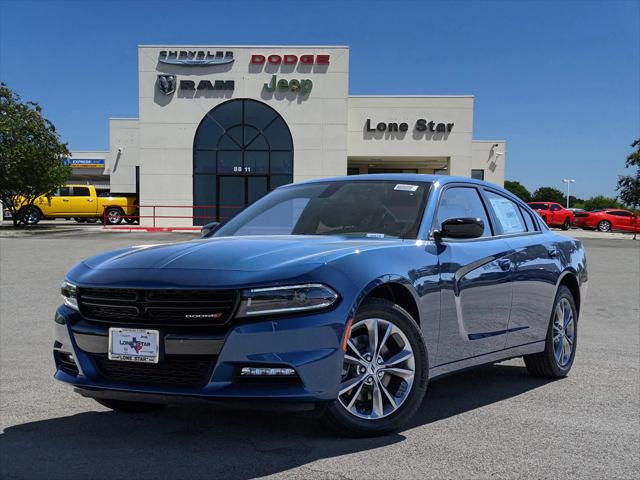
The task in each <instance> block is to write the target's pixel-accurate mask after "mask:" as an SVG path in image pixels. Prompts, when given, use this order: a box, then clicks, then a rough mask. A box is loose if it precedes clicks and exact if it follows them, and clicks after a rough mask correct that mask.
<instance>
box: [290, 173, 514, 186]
mask: <svg viewBox="0 0 640 480" xmlns="http://www.w3.org/2000/svg"><path fill="white" fill-rule="evenodd" d="M371 180H390V181H396V182H431V183H436V182H438V183H440V184H441V185H446V184H448V183H457V182H464V183H473V184H476V185H483V186H485V187H493V188H496V187H497V188H500V189H503V187H500V186H498V185H495V184H493V183H489V182H485V181H483V180H476V179H474V178H469V177H452V176H450V175H427V174H422V173H370V174H365V175H345V176H341V177H328V178H314V179H312V180H304V181H301V182H296V183H295V185H302V184H309V183H322V182H344V181H349V182H351V181H356V182H362V181H371ZM290 185H291V184H290ZM290 185H285V187H287V186H290Z"/></svg>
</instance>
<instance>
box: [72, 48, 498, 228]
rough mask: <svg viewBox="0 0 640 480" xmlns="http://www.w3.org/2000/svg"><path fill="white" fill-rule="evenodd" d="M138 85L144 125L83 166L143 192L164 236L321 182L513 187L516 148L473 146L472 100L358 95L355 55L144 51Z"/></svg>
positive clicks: (131, 126)
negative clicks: (437, 179) (471, 181)
mask: <svg viewBox="0 0 640 480" xmlns="http://www.w3.org/2000/svg"><path fill="white" fill-rule="evenodd" d="M381 62H382V60H381ZM381 64H382V63H381ZM138 82H139V86H138V92H139V117H138V118H113V119H110V120H109V151H108V152H102V153H101V152H74V153H73V156H72V159H73V158H75V159H76V164H74V165H73V166H74V172H75V171H76V170H79V174H81V173H82V171H83V170H84V168H85V167H82V166H81V165H80V164H81V163H82V162H80V160H86V161H87V163H86V164H87V165H89V164H90V165H93V166H94V167H95V166H96V165H98V166H99V164H100V162H96V163H93V164H91V163H90V162H89V161H88V160H90V159H91V158H93V159H96V160H99V159H102V160H103V162H102V163H103V165H104V168H103V170H102V171H96V172H95V173H96V174H101V175H103V176H104V177H105V178H108V179H109V182H110V187H111V191H113V192H122V193H137V194H138V196H139V202H140V205H142V206H149V207H144V208H142V211H141V214H142V215H151V208H152V207H153V206H155V207H156V209H155V210H156V214H157V215H158V216H162V217H165V218H158V219H156V224H157V225H159V226H162V225H173V226H177V225H183V226H186V225H192V224H202V223H206V222H207V221H213V220H224V219H225V218H229V217H230V216H232V215H233V214H234V213H235V212H237V211H238V210H239V209H240V208H242V207H243V206H244V205H246V204H247V203H250V202H252V201H253V200H255V199H256V198H258V197H260V196H262V195H263V194H265V193H266V192H268V191H270V190H272V189H274V188H276V187H278V186H280V185H284V184H287V183H291V182H297V181H302V180H308V179H314V178H323V177H332V176H338V175H347V174H349V175H356V174H364V173H395V172H406V173H429V174H430V173H440V174H447V175H460V176H465V177H474V178H483V179H484V180H487V181H489V182H493V183H496V184H499V185H502V184H503V181H504V169H505V152H506V145H505V142H504V141H503V140H474V139H473V106H474V105H473V103H474V98H473V96H471V95H459V96H448V95H442V96H439V95H398V96H387V95H364V96H360V95H358V96H354V95H349V48H348V47H343V46H186V45H179V46H176V45H162V46H160V45H153V46H147V45H143V46H140V47H139V48H138ZM192 206H195V207H197V208H195V209H193V210H191V207H192ZM158 209H161V211H160V210H158ZM191 215H195V216H198V217H203V218H196V219H192V218H177V217H189V216H191ZM151 221H152V220H151V219H150V218H147V219H143V224H149V222H151Z"/></svg>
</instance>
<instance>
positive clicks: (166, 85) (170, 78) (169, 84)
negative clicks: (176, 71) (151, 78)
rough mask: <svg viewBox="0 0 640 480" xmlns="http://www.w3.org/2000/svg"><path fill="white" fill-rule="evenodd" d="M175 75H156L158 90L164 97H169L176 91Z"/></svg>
mask: <svg viewBox="0 0 640 480" xmlns="http://www.w3.org/2000/svg"><path fill="white" fill-rule="evenodd" d="M176 83H177V80H176V76H175V75H158V89H159V90H160V91H161V92H162V93H164V94H165V95H171V94H172V93H173V92H175V91H176Z"/></svg>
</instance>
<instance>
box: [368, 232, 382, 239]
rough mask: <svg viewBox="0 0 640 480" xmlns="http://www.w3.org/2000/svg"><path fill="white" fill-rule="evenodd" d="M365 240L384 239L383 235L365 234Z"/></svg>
mask: <svg viewBox="0 0 640 480" xmlns="http://www.w3.org/2000/svg"><path fill="white" fill-rule="evenodd" d="M365 237H367V238H384V233H367V234H366V235H365Z"/></svg>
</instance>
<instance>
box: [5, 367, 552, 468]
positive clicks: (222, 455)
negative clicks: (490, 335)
mask: <svg viewBox="0 0 640 480" xmlns="http://www.w3.org/2000/svg"><path fill="white" fill-rule="evenodd" d="M545 383H547V381H545V380H540V379H535V378H533V377H529V376H528V375H527V373H526V371H525V369H524V368H523V367H518V366H507V365H495V366H490V367H485V368H481V369H478V370H473V371H469V372H465V373H462V374H459V375H456V376H451V377H447V378H444V379H442V380H439V381H435V382H433V384H431V385H430V387H429V392H428V394H427V398H426V400H425V402H424V403H423V405H422V407H421V408H420V410H419V411H418V413H417V414H416V416H415V418H414V419H413V420H412V421H411V423H410V424H409V426H408V427H407V428H417V427H422V426H425V425H427V426H428V424H430V423H433V422H437V421H439V420H444V419H446V418H449V417H451V416H455V415H459V414H463V413H464V412H467V411H470V410H473V409H477V408H480V407H482V406H485V405H488V404H492V403H495V402H499V401H501V400H506V399H508V398H511V397H514V396H517V395H520V394H522V393H525V392H527V391H529V390H532V389H534V388H537V387H540V386H542V385H544V384H545ZM426 438H429V437H428V436H427V437H426ZM404 439H405V437H404V436H403V434H402V432H400V433H397V434H392V435H388V436H385V437H380V438H369V439H353V438H343V437H340V436H337V435H336V434H335V433H333V432H331V431H328V430H326V429H325V428H323V427H322V426H321V425H320V423H319V422H318V421H317V419H315V418H313V417H311V416H309V415H300V414H291V413H290V414H280V413H273V412H268V413H264V412H256V411H239V410H232V409H222V408H210V407H198V408H193V407H189V408H177V407H176V408H173V407H172V408H168V409H166V410H164V411H160V412H154V413H148V414H138V415H136V414H122V413H115V412H111V411H87V412H83V413H78V414H75V415H70V416H67V417H60V418H52V419H48V420H42V421H36V422H31V423H25V424H22V425H16V426H12V427H9V428H7V429H5V431H4V433H3V434H1V435H0V460H2V461H1V462H0V476H1V477H2V478H30V479H33V478H47V479H55V478H64V479H72V478H109V479H116V478H127V479H130V478H140V477H144V478H153V479H159V478H207V479H221V478H234V479H248V478H254V477H261V476H265V475H270V474H275V473H279V472H284V471H287V470H290V469H292V468H297V467H301V468H302V476H303V477H312V476H317V477H322V478H327V477H332V476H334V475H335V476H338V475H337V473H340V472H337V473H334V472H330V471H323V470H322V469H321V466H318V465H313V466H310V465H309V464H311V463H312V462H314V461H315V460H321V459H327V458H332V457H338V456H342V455H347V454H350V453H357V452H364V451H367V450H373V449H378V448H382V447H385V446H388V445H393V444H395V443H398V442H402V441H403V440H404Z"/></svg>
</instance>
